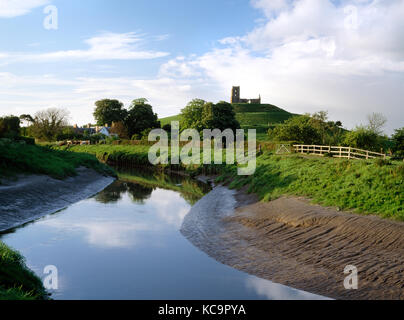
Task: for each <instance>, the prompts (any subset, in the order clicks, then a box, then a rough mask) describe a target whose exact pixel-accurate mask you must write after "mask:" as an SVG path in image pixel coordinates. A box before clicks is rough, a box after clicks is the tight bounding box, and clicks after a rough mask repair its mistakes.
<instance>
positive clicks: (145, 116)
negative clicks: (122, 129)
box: [124, 100, 160, 137]
mask: <svg viewBox="0 0 404 320" xmlns="http://www.w3.org/2000/svg"><path fill="white" fill-rule="evenodd" d="M124 123H125V126H126V129H127V131H128V135H129V137H132V136H133V135H135V134H136V135H140V134H141V133H142V132H143V131H144V130H146V129H155V128H160V122H159V121H158V116H157V114H156V113H154V112H153V107H152V106H151V105H149V104H146V103H142V102H139V101H138V100H133V101H132V104H131V106H130V107H129V111H128V114H127V117H126V118H125V121H124Z"/></svg>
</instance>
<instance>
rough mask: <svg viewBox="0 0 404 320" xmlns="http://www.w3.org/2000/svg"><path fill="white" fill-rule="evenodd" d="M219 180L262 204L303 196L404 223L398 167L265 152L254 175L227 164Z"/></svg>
mask: <svg viewBox="0 0 404 320" xmlns="http://www.w3.org/2000/svg"><path fill="white" fill-rule="evenodd" d="M219 181H228V182H229V185H230V187H232V188H241V187H243V186H246V185H248V191H249V192H254V193H256V194H258V195H259V197H260V198H261V199H263V200H264V201H269V200H272V199H276V198H278V197H280V196H282V195H297V196H305V197H309V198H311V199H312V200H313V202H315V203H318V204H322V205H325V206H336V207H338V208H340V209H341V210H353V211H355V212H358V213H367V214H377V215H380V216H382V217H384V218H392V219H396V220H402V221H404V164H402V163H391V162H385V161H381V160H375V161H352V160H351V161H348V160H340V159H334V158H320V157H315V156H313V157H309V158H307V157H301V156H299V155H292V156H275V155H270V154H264V155H262V156H260V157H258V159H257V170H256V172H255V174H254V175H252V176H248V177H245V176H238V175H237V172H236V168H235V167H234V166H228V167H225V168H224V169H223V172H222V175H221V176H220V178H219Z"/></svg>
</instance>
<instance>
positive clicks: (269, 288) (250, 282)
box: [246, 276, 326, 300]
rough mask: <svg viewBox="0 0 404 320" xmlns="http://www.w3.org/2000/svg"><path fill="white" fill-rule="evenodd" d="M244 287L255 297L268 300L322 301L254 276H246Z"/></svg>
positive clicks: (309, 294) (316, 296)
mask: <svg viewBox="0 0 404 320" xmlns="http://www.w3.org/2000/svg"><path fill="white" fill-rule="evenodd" d="M246 287H247V288H248V289H250V290H253V291H254V292H255V293H256V294H257V295H259V296H263V297H265V298H266V299H268V300H319V299H320V300H322V299H326V298H324V297H322V296H318V295H315V294H313V293H309V292H306V291H301V290H296V289H293V288H290V287H287V286H284V285H281V284H278V283H273V282H271V281H268V280H265V279H260V278H257V277H254V276H248V277H247V279H246Z"/></svg>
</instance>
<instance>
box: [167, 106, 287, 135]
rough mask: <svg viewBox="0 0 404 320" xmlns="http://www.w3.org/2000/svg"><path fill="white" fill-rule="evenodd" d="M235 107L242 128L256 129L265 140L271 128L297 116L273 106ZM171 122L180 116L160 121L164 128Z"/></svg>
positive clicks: (177, 119) (178, 119)
mask: <svg viewBox="0 0 404 320" xmlns="http://www.w3.org/2000/svg"><path fill="white" fill-rule="evenodd" d="M233 107H234V110H235V112H236V118H237V120H238V122H240V125H241V127H242V128H243V129H256V130H257V134H258V135H259V136H260V137H261V138H264V136H265V135H266V132H267V131H268V128H269V127H271V126H274V125H277V124H279V123H282V122H283V121H285V120H287V119H289V118H290V117H293V116H294V115H295V114H293V113H290V112H287V111H286V110H284V109H281V108H279V107H277V106H274V105H272V104H246V103H234V104H233ZM171 121H180V115H176V116H172V117H167V118H162V119H160V122H161V125H162V126H164V125H165V124H169V123H171Z"/></svg>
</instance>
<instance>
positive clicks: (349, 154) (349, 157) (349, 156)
mask: <svg viewBox="0 0 404 320" xmlns="http://www.w3.org/2000/svg"><path fill="white" fill-rule="evenodd" d="M350 159H351V147H349V150H348V160H350Z"/></svg>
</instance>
